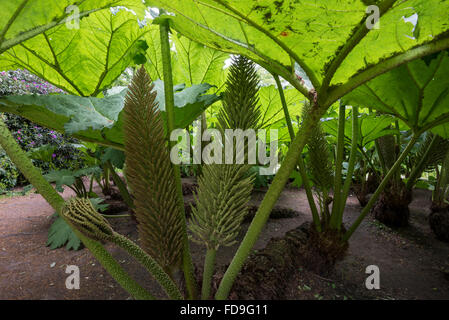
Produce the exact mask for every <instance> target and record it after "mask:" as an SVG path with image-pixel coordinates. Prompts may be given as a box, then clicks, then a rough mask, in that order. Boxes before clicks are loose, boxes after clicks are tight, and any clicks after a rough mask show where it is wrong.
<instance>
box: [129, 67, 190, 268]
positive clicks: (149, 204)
mask: <svg viewBox="0 0 449 320" xmlns="http://www.w3.org/2000/svg"><path fill="white" fill-rule="evenodd" d="M153 88H154V85H152V84H151V79H150V77H149V76H148V74H147V73H146V71H145V69H144V68H143V67H142V68H140V69H139V70H138V71H137V73H136V75H135V76H134V78H133V81H132V83H131V85H130V86H129V91H128V94H127V96H126V100H125V107H124V131H125V154H126V176H127V180H128V184H129V186H130V189H131V190H132V193H133V196H134V204H135V209H134V211H135V213H136V218H137V221H138V231H139V236H140V239H141V243H142V247H143V248H144V250H145V251H146V252H147V253H148V254H150V255H151V256H152V257H153V258H154V259H156V261H158V263H159V264H160V265H161V266H162V267H163V268H164V270H166V271H167V272H168V273H171V272H172V271H173V269H174V268H176V267H178V266H179V264H180V262H181V259H182V255H181V253H182V248H183V241H182V240H183V233H182V220H181V215H180V212H179V204H178V203H177V199H178V197H177V193H176V192H177V190H176V184H175V178H174V175H173V167H172V164H171V161H170V154H169V151H168V146H167V142H166V139H165V137H164V126H163V122H162V118H161V116H160V114H159V110H158V108H157V103H156V102H155V98H156V92H155V91H153Z"/></svg>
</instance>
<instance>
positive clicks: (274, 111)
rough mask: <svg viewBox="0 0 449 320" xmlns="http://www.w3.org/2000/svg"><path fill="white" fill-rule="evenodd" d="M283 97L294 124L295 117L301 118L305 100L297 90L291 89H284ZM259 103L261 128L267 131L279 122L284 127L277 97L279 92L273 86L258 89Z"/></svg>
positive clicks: (280, 104) (282, 114)
mask: <svg viewBox="0 0 449 320" xmlns="http://www.w3.org/2000/svg"><path fill="white" fill-rule="evenodd" d="M284 95H285V100H286V103H287V108H288V111H289V114H290V118H291V120H292V121H293V122H295V121H296V119H297V117H300V116H301V112H302V108H303V103H304V100H305V98H304V96H303V95H302V94H301V93H299V92H298V90H296V89H294V88H292V87H288V88H285V89H284ZM259 102H260V105H261V108H260V111H261V119H260V122H261V124H262V127H263V128H266V129H269V128H270V127H272V126H273V125H274V124H276V123H279V122H282V123H284V125H286V123H285V117H284V110H283V108H282V103H281V98H280V96H279V91H278V89H277V88H276V87H275V86H273V85H271V86H265V87H261V88H260V89H259Z"/></svg>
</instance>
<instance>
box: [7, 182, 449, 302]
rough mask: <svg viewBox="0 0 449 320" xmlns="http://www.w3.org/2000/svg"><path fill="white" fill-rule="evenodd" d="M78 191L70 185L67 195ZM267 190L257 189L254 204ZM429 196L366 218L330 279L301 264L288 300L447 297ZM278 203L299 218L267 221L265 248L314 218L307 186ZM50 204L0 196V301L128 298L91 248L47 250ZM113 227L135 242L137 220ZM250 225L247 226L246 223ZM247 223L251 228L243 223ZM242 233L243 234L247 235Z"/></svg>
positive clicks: (446, 250)
mask: <svg viewBox="0 0 449 320" xmlns="http://www.w3.org/2000/svg"><path fill="white" fill-rule="evenodd" d="M72 195H73V194H72V193H71V192H69V191H66V192H65V193H64V194H63V196H64V197H70V196H72ZM262 197H263V192H262V191H259V192H256V193H255V194H254V199H253V201H254V203H255V204H257V203H258V202H259V201H260V200H261V199H262ZM429 206H430V194H429V193H428V192H425V191H422V190H418V191H416V192H415V197H414V201H413V203H412V205H411V224H410V226H409V227H407V228H404V229H402V230H398V231H393V230H390V229H388V228H386V227H385V226H383V225H380V224H378V223H376V222H374V220H373V219H371V218H370V217H368V218H367V219H365V221H364V222H363V223H362V225H361V227H360V228H359V229H358V230H357V231H356V233H355V234H354V236H353V237H352V238H351V240H350V246H349V251H348V254H347V255H346V257H345V258H344V260H342V261H340V262H339V263H338V264H337V265H336V268H335V271H334V272H332V274H331V275H329V276H328V277H326V278H323V277H321V276H318V275H315V274H313V273H311V272H308V271H306V270H303V269H302V268H299V269H298V271H297V273H296V274H294V275H293V277H292V281H290V285H289V286H287V287H286V288H285V291H286V298H288V299H449V272H448V271H449V245H448V244H447V243H444V242H441V241H439V240H437V239H436V238H435V236H434V235H433V233H432V232H431V230H430V228H429V226H428V223H427V216H428V214H429V212H430V210H429V209H428V208H429ZM276 207H277V209H283V208H289V209H292V210H294V211H296V213H297V216H296V217H293V218H284V219H270V220H269V222H268V223H267V226H266V227H265V230H264V231H263V233H262V235H261V237H260V239H259V240H258V242H257V244H256V246H255V248H254V249H262V248H264V246H265V245H266V244H267V242H268V241H269V240H270V239H271V238H273V237H282V236H283V235H284V234H285V233H286V232H287V231H289V230H291V229H294V228H296V227H297V226H299V225H300V224H302V223H303V222H305V221H308V220H311V214H310V211H309V207H308V203H307V199H306V197H305V193H304V191H302V190H295V189H286V190H284V192H283V193H282V195H281V197H280V199H279V201H278V203H277V205H276ZM360 209H361V208H360V206H359V204H358V202H357V200H356V198H355V197H350V198H349V199H348V205H347V208H346V211H345V223H349V222H351V221H353V220H354V219H355V218H356V217H357V215H358V214H359V213H360ZM52 214H53V210H52V208H51V207H50V206H49V205H48V204H47V203H46V202H45V201H44V200H43V198H42V197H41V196H40V195H38V194H30V195H27V196H24V197H14V198H7V199H0V299H131V297H130V296H129V294H128V293H127V292H126V291H124V290H123V289H122V288H121V287H120V286H119V285H118V284H117V283H116V282H115V281H114V280H113V279H112V278H111V277H110V276H109V275H108V274H107V273H106V272H105V271H104V269H103V268H102V266H101V265H99V263H98V262H97V261H96V260H95V258H93V256H92V255H91V254H90V253H89V251H88V250H87V249H83V250H81V251H66V250H65V249H64V248H61V249H58V250H50V249H49V248H48V247H46V246H45V243H46V241H47V233H48V230H49V227H50V225H51V223H52V219H50V216H51V215H52ZM111 223H112V224H113V226H114V228H115V230H116V231H118V232H120V233H122V234H125V235H127V236H129V237H130V238H131V239H133V240H137V232H136V227H135V223H134V222H133V220H131V219H128V218H115V219H111ZM247 226H248V223H246V224H245V227H247ZM245 229H246V228H245ZM243 234H244V231H242V234H241V236H242V237H243ZM106 247H107V248H108V250H109V251H110V252H111V253H112V254H113V255H114V256H115V257H116V258H117V259H118V261H119V262H120V263H121V264H122V265H123V267H124V268H125V269H126V270H128V271H129V272H130V273H131V274H132V276H133V277H134V278H135V279H136V280H137V281H138V282H139V283H141V284H143V285H144V286H145V287H147V288H148V289H150V290H151V292H152V293H154V294H156V295H158V296H160V297H163V295H162V293H161V291H160V289H159V288H158V287H157V285H155V284H154V283H153V282H152V280H151V279H150V277H149V276H148V275H147V274H146V272H145V271H144V270H143V269H142V268H141V267H140V265H139V264H138V263H136V262H135V261H134V260H133V259H132V258H130V257H129V256H128V255H127V254H126V253H125V252H123V251H122V250H121V249H118V248H116V247H114V246H112V245H110V244H108V245H107V246H106ZM236 249H237V247H236V246H234V247H231V248H225V249H223V250H221V251H219V253H218V255H217V264H218V265H225V264H228V263H229V262H230V260H231V259H232V256H233V254H234V252H235V250H236ZM204 251H205V250H204V249H203V248H202V247H200V246H198V245H196V244H192V255H193V259H194V261H195V263H196V264H197V265H199V266H201V265H202V263H203V258H204ZM67 265H77V266H79V268H80V274H81V288H80V289H79V290H68V289H66V287H65V280H66V277H67V276H68V274H66V273H65V269H66V266H67ZM368 265H377V266H378V267H379V269H380V286H381V289H380V290H371V291H370V290H367V289H366V288H365V279H366V277H367V276H368V274H365V268H366V267H367V266H368Z"/></svg>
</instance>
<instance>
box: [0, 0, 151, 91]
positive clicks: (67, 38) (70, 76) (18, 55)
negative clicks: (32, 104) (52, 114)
mask: <svg viewBox="0 0 449 320" xmlns="http://www.w3.org/2000/svg"><path fill="white" fill-rule="evenodd" d="M52 2H53V1H52ZM34 10H36V9H34ZM36 11H38V10H36ZM33 12H34V11H33ZM146 32H147V29H146V28H139V25H138V22H137V19H136V17H135V15H134V14H133V13H131V12H128V11H126V10H119V11H118V12H112V11H111V10H108V9H107V10H101V11H97V12H93V13H91V14H89V16H88V17H85V18H83V19H81V21H80V23H79V28H67V26H66V25H65V24H62V25H59V26H55V27H53V28H52V29H50V30H47V31H45V32H42V33H41V34H38V35H36V36H35V37H33V38H31V39H29V40H27V41H25V42H24V43H22V44H21V45H18V46H15V47H13V48H11V49H9V50H8V51H6V52H5V53H3V57H2V59H1V61H0V69H6V70H8V69H15V68H23V69H28V70H30V71H31V72H32V73H34V74H36V75H38V76H39V77H41V78H43V79H46V80H47V81H48V82H50V83H52V84H54V85H55V86H57V87H58V88H61V89H64V91H65V92H67V93H69V94H73V95H80V96H97V95H99V94H100V93H101V92H102V91H103V90H104V89H105V88H107V87H108V86H110V85H111V83H112V82H113V81H114V80H115V79H116V78H117V77H118V76H119V75H120V74H121V73H122V72H123V71H124V70H125V69H126V68H127V67H128V66H129V65H131V64H133V62H134V58H135V56H136V55H138V54H139V53H140V52H141V51H142V43H141V42H139V40H140V39H141V38H142V36H143V35H144V34H145V33H146Z"/></svg>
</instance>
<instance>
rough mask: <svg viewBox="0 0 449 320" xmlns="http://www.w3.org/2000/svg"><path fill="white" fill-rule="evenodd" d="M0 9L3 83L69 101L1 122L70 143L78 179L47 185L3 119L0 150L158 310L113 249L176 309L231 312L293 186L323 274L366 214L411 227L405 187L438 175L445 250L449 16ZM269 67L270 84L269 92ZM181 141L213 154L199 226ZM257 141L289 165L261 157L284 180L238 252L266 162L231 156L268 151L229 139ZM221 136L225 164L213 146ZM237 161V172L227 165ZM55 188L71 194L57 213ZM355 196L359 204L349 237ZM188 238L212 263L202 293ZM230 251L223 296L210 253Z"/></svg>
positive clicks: (411, 5) (0, 105) (230, 9)
mask: <svg viewBox="0 0 449 320" xmlns="http://www.w3.org/2000/svg"><path fill="white" fill-rule="evenodd" d="M71 5H74V7H70V6H71ZM0 6H1V7H2V9H3V10H2V11H1V13H0V16H1V17H2V19H1V21H2V22H0V69H1V70H16V69H26V70H28V71H29V72H30V73H31V74H34V75H35V76H37V77H39V78H40V79H44V80H45V81H48V82H49V83H50V84H52V85H53V86H55V87H57V88H59V89H60V90H61V91H63V93H62V92H59V93H58V94H51V95H50V94H16V93H13V92H6V93H2V95H1V96H0V112H5V114H7V115H8V117H10V115H11V114H12V115H17V116H21V117H24V118H26V119H27V120H29V121H32V122H33V123H36V124H38V125H40V126H43V127H46V128H48V129H49V130H52V131H55V132H59V133H62V134H65V135H68V136H70V137H72V138H76V139H78V140H77V141H81V142H82V143H84V145H83V146H82V147H80V146H78V147H79V148H78V149H77V150H78V151H79V152H81V153H83V152H84V159H85V164H86V165H85V166H84V167H83V168H71V169H70V170H69V169H67V168H66V169H64V168H62V170H54V171H51V172H50V173H49V174H46V175H44V174H43V172H41V170H40V169H38V168H37V167H36V166H35V165H34V164H33V162H32V160H31V158H32V157H33V155H32V154H30V153H27V151H28V150H26V148H25V149H24V148H23V147H24V146H23V145H20V144H19V143H18V141H17V139H16V138H17V137H15V136H14V132H13V131H11V130H10V129H9V128H8V126H7V124H5V121H4V120H3V116H0V146H1V148H2V149H3V150H4V151H5V153H6V154H7V155H8V157H9V158H10V160H11V162H12V163H13V164H14V166H15V167H17V168H18V169H19V170H20V172H21V173H22V174H23V175H24V177H25V178H26V179H27V180H28V182H29V183H30V184H32V186H33V187H34V188H35V189H36V190H37V192H38V193H39V194H40V195H42V197H44V198H45V200H46V201H47V202H48V203H49V204H50V205H51V206H52V207H53V209H54V210H55V211H56V212H57V213H58V215H59V217H60V219H63V220H64V223H66V224H67V225H68V226H69V227H70V228H71V230H72V232H73V233H74V235H75V236H76V237H77V238H79V240H80V241H81V242H82V243H83V244H84V246H85V247H86V248H87V249H89V250H90V251H91V252H92V254H93V255H94V256H95V258H96V259H97V260H98V261H99V262H100V263H101V264H102V265H103V267H104V268H105V269H106V271H107V272H108V273H109V274H110V275H111V276H112V277H113V278H114V279H115V280H116V281H117V282H118V283H119V284H120V285H121V286H122V287H123V288H124V289H125V290H127V291H128V292H129V293H130V294H131V295H132V296H133V297H134V298H136V299H155V298H156V296H155V295H154V293H152V292H148V291H147V290H146V289H144V287H143V286H142V285H141V284H139V283H137V282H136V281H135V280H134V279H133V278H132V277H131V276H130V275H129V274H128V273H127V272H126V271H125V270H124V269H123V268H122V267H121V266H120V264H119V263H118V262H117V260H116V259H115V258H114V257H113V256H112V255H111V254H110V253H109V252H108V251H107V250H106V249H105V247H104V246H103V244H104V243H105V242H110V243H113V244H114V245H117V246H119V247H121V248H122V249H124V250H126V251H127V252H128V253H129V254H130V255H131V256H133V257H134V258H135V259H136V260H137V261H139V262H140V263H141V264H142V265H143V266H144V267H145V268H146V270H148V272H149V273H150V274H151V276H152V277H153V278H154V279H155V280H156V281H157V283H158V284H159V285H160V286H161V287H162V289H163V290H164V292H165V294H166V297H168V298H169V299H197V298H202V299H211V298H215V299H219V300H221V299H227V298H228V297H229V294H230V292H231V290H232V287H233V285H234V283H235V281H236V278H237V277H238V275H239V274H240V272H241V270H242V268H243V267H244V264H245V263H246V262H247V261H248V257H249V256H250V254H251V252H252V250H253V248H254V245H255V243H256V241H257V240H258V238H259V236H260V235H261V233H262V231H263V229H264V226H265V225H266V223H267V220H268V218H269V216H270V213H271V212H272V210H273V208H274V206H275V204H276V202H277V200H278V198H279V196H280V195H281V192H282V191H283V189H284V187H285V186H286V184H287V182H289V181H290V180H291V179H292V177H293V178H294V179H295V181H296V182H297V184H298V185H301V186H302V187H303V188H304V190H305V193H306V196H307V199H308V203H309V207H310V211H311V213H312V218H313V221H312V224H311V225H310V229H309V230H308V231H309V238H308V240H307V244H306V247H305V248H306V249H305V250H303V251H301V252H299V251H298V254H302V255H303V259H304V260H308V261H309V262H310V263H309V267H311V268H312V269H314V270H318V271H319V272H321V271H323V270H324V269H329V268H332V267H333V266H334V264H335V263H336V262H337V261H338V260H339V259H341V258H342V257H343V256H344V255H345V253H346V252H347V248H348V245H349V239H350V238H351V237H352V236H353V234H354V233H355V232H357V229H358V227H359V226H360V225H361V223H362V221H363V220H364V219H365V218H366V217H367V215H368V214H369V213H370V212H373V213H374V215H375V216H376V218H378V219H379V220H381V221H382V222H384V223H385V224H388V225H392V226H404V225H406V224H407V222H408V205H409V203H410V202H411V199H412V189H413V188H414V187H415V186H416V184H417V183H418V181H419V179H420V178H421V177H422V175H423V173H425V172H429V171H432V170H436V175H437V178H436V182H435V187H434V192H433V204H434V205H433V210H434V213H438V215H435V214H434V215H433V221H434V222H433V225H434V226H435V225H437V226H440V227H441V226H443V227H441V228H439V229H438V231H436V232H437V234H438V235H439V237H440V238H443V239H446V240H447V234H448V233H447V232H448V230H449V227H447V226H449V222H448V219H449V218H448V216H449V214H448V203H449V202H448V201H449V199H448V184H449V169H448V165H449V164H448V163H449V161H448V153H447V141H446V139H449V129H448V128H449V127H448V122H449V111H448V110H449V109H448V107H449V77H448V72H449V50H448V49H449V25H448V23H447V21H448V16H447V13H448V12H449V1H444V0H443V1H442V0H381V1H367V0H354V1H338V0H326V1H325V0H322V1H321V0H320V1H289V0H285V1H237V0H202V1H196V0H170V1H163V0H161V1H159V0H147V1H144V2H142V1H140V0H102V1H93V0H86V1H81V2H79V1H69V0H66V1H56V0H36V1H34V2H31V1H26V0H25V1H9V0H0ZM123 7H126V8H128V9H129V10H125V9H124V8H123ZM49 8H50V9H49ZM73 8H76V10H75V12H76V14H75V16H73V14H74V11H73V10H71V9H73ZM31 16H32V18H31ZM411 17H414V19H412V20H410V18H411ZM410 21H412V22H410ZM225 61H228V62H229V67H228V68H226V69H224V68H223V65H224V62H225ZM261 69H264V70H265V75H266V77H267V78H268V79H269V81H271V83H272V85H270V86H265V87H263V86H262V87H261V86H260V81H261V76H260V73H258V70H261ZM9 72H11V71H9ZM124 75H125V77H127V78H128V79H131V83H130V84H129V86H125V85H123V84H127V81H121V79H122V77H124ZM275 99H278V101H279V103H276V104H275V103H273V104H270V101H273V100H275ZM267 105H268V107H267ZM272 105H277V106H281V107H280V108H277V109H276V108H275V107H272ZM329 115H331V116H329ZM195 121H197V123H198V122H200V123H201V129H198V128H197V127H196V126H195V125H194V122H195ZM176 129H187V131H186V132H188V141H189V146H190V147H192V146H191V144H190V142H191V141H193V147H192V148H197V149H196V150H198V148H200V149H201V152H200V154H201V155H202V156H203V158H202V159H201V161H200V162H199V163H197V171H196V172H198V188H197V189H196V190H195V193H194V204H193V205H192V208H191V213H190V214H189V215H187V214H186V210H185V206H184V197H183V190H182V184H181V168H180V166H181V165H180V164H176V163H174V162H173V157H172V156H173V154H172V153H173V152H172V150H173V147H175V146H176V143H177V141H175V140H173V139H172V137H171V136H172V133H173V132H175V130H176ZM206 129H215V130H216V131H215V132H216V133H217V136H215V137H214V138H213V139H212V141H211V142H210V145H207V144H206V145H203V146H199V145H198V144H197V142H195V137H197V136H198V135H199V134H200V133H202V132H201V131H205V130H206ZM251 129H252V130H260V129H276V130H278V131H279V133H278V138H277V140H276V141H277V142H278V143H279V144H281V148H280V150H281V151H279V150H276V148H274V147H272V145H270V147H269V148H268V149H269V150H267V152H268V154H270V155H271V156H273V155H275V154H276V155H278V153H279V159H280V160H279V164H280V165H279V167H278V168H276V172H273V176H274V177H273V178H272V181H271V178H270V183H269V186H268V190H267V191H266V193H265V195H264V198H263V200H262V202H261V203H260V206H259V207H258V209H257V212H256V213H255V215H254V216H253V217H252V219H251V223H250V225H249V227H248V229H247V230H245V231H244V232H245V234H244V237H243V239H242V240H241V241H240V240H238V239H239V238H238V234H239V233H240V232H242V229H241V225H242V222H243V220H244V219H245V218H247V216H248V204H249V201H250V199H251V194H252V192H253V189H254V184H255V183H256V182H255V181H260V175H259V176H258V174H257V172H260V171H259V169H260V168H262V169H263V168H265V167H266V165H265V164H264V163H255V164H250V163H248V162H249V161H246V162H245V163H239V162H238V160H237V159H238V158H239V156H241V157H242V158H243V159H245V160H248V159H249V158H250V153H251V152H253V151H254V150H256V152H259V153H260V152H261V150H262V151H266V150H264V148H263V147H262V144H260V143H257V145H255V146H252V145H250V143H249V142H248V145H245V146H244V147H239V146H238V145H237V146H234V145H233V140H232V146H231V147H228V144H227V143H225V142H227V139H228V137H227V136H226V131H227V130H242V131H246V130H251ZM270 135H271V133H270ZM218 137H221V138H223V139H222V141H223V144H226V148H225V149H224V150H223V154H218V153H217V151H216V150H217V149H216V148H214V147H213V146H214V143H215V142H216V141H215V140H216V139H218ZM203 138H204V137H203ZM271 138H273V136H271ZM248 140H249V139H248ZM273 140H275V139H274V138H273ZM203 141H204V139H203ZM82 143H80V144H82ZM200 145H201V143H200ZM273 146H274V145H273ZM282 148H283V149H282ZM226 149H227V150H226ZM211 150H212V152H211ZM38 151H39V150H38ZM41 151H42V152H41V153H39V152H37V151H36V152H37V153H35V155H34V157H36V156H37V157H39V154H40V155H42V154H45V150H41ZM0 152H1V151H0ZM227 152H231V153H232V154H233V157H232V160H233V162H232V163H228V162H226V163H225V161H224V157H225V155H224V154H225V153H227ZM205 153H208V155H209V156H210V158H213V159H215V160H216V161H215V163H211V162H209V161H206V160H205V159H204V154H205ZM48 154H49V153H48V150H47V155H48ZM265 156H266V155H265ZM188 160H189V161H190V160H191V159H190V157H189V159H188ZM406 161H409V162H410V164H407V165H406V166H405V163H406ZM8 165H10V164H8ZM54 169H56V168H54ZM64 170H65V171H64ZM121 175H123V179H122V177H121ZM85 176H87V177H89V179H90V188H87V189H86V187H85V185H84V180H83V177H85ZM258 179H259V180H258ZM370 179H373V180H374V181H375V182H374V183H372V184H371V185H370V186H369V188H371V190H370V191H367V189H366V188H368V186H367V184H368V182H369V181H371V180H370ZM94 180H96V181H98V183H99V185H100V186H101V189H102V192H103V194H105V195H106V194H108V193H110V192H111V191H110V189H111V185H110V183H111V180H112V181H113V182H114V184H115V185H116V186H117V187H118V189H119V191H120V194H121V197H122V198H123V200H124V201H125V202H126V204H127V205H128V207H129V208H131V209H132V211H133V215H134V216H135V218H136V220H137V225H138V227H137V228H138V233H139V238H140V242H139V245H138V244H136V243H135V242H133V241H132V240H130V239H128V238H127V237H125V236H123V235H121V234H119V233H117V232H115V231H114V230H113V228H112V227H111V224H110V223H109V222H108V220H107V218H106V217H105V216H104V215H102V214H101V213H100V212H99V211H98V210H97V209H98V208H97V207H96V206H97V205H98V201H95V200H91V198H95V195H94V194H92V193H93V191H92V183H93V181H94ZM50 182H56V189H55V188H54V187H53V186H52V185H51V184H50ZM62 185H66V186H68V187H69V188H72V189H73V190H74V191H75V192H76V197H73V198H70V199H68V200H65V199H64V198H62V196H61V195H60V194H59V193H58V191H60V187H61V186H62ZM352 188H354V189H357V188H359V190H360V194H361V197H360V199H362V200H361V202H362V204H363V205H364V206H363V209H362V211H361V213H360V215H359V216H358V217H357V218H356V219H355V221H354V222H353V223H352V224H346V225H345V223H344V212H345V208H346V203H347V199H348V197H349V194H350V193H351V190H352ZM368 193H370V197H369V198H368V197H367V194H368ZM436 220H438V222H435V221H436ZM444 226H445V227H444ZM189 238H191V239H192V240H194V241H195V242H197V243H199V244H200V245H202V246H203V248H204V250H205V251H206V254H205V262H204V268H203V269H204V270H203V272H202V275H201V277H199V279H198V277H196V275H195V266H194V264H193V261H192V254H191V248H190V246H191V245H190V242H189ZM234 244H238V249H237V251H236V252H235V255H234V256H233V258H232V261H231V262H230V264H229V266H227V268H226V270H225V272H224V274H223V275H222V277H221V278H220V279H219V280H218V281H217V282H218V283H217V284H216V287H217V288H216V290H215V289H214V288H213V285H212V284H213V281H214V277H213V276H214V274H215V271H216V270H215V261H216V256H217V255H219V254H220V250H219V249H220V248H222V247H223V246H230V245H234Z"/></svg>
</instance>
